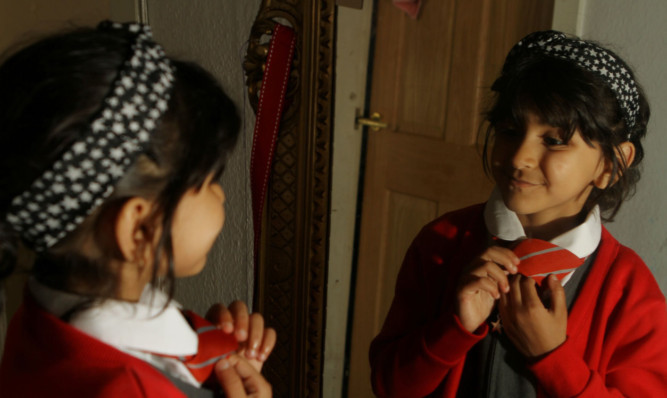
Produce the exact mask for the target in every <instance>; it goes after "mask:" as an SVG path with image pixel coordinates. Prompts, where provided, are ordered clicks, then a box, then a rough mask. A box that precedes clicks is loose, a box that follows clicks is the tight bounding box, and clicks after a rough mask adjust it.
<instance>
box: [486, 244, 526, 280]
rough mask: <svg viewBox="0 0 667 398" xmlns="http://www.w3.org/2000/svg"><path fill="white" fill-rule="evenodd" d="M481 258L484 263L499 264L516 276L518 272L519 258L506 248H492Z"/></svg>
mask: <svg viewBox="0 0 667 398" xmlns="http://www.w3.org/2000/svg"><path fill="white" fill-rule="evenodd" d="M481 258H482V259H483V260H484V261H487V262H494V263H496V264H498V265H499V266H501V267H502V268H504V269H505V270H507V271H508V272H509V273H510V274H516V273H517V271H518V269H517V265H519V257H517V255H516V254H514V252H513V251H511V250H510V249H507V248H505V247H500V246H491V247H489V248H488V249H487V250H486V251H485V252H484V254H482V256H481Z"/></svg>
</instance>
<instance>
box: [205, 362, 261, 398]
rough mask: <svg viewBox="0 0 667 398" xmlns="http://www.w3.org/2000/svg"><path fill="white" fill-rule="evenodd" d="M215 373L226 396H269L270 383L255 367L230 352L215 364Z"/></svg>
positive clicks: (243, 397)
mask: <svg viewBox="0 0 667 398" xmlns="http://www.w3.org/2000/svg"><path fill="white" fill-rule="evenodd" d="M215 375H216V377H217V378H218V382H219V383H220V386H222V390H223V391H224V392H225V396H226V397H227V398H248V397H253V398H270V397H271V396H272V395H273V394H272V392H271V385H270V384H269V383H268V382H267V381H266V379H264V377H262V375H261V374H260V373H259V371H258V370H257V369H255V367H254V366H252V365H251V364H250V363H249V362H247V361H246V360H245V359H244V358H242V357H241V356H239V355H235V354H232V355H230V356H228V357H227V358H225V359H221V360H220V361H218V363H217V364H216V365H215Z"/></svg>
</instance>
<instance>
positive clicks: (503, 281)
mask: <svg viewBox="0 0 667 398" xmlns="http://www.w3.org/2000/svg"><path fill="white" fill-rule="evenodd" d="M480 272H481V273H482V275H480V276H487V277H489V278H491V279H492V280H493V281H495V282H496V284H498V286H499V288H500V290H502V291H503V292H505V293H507V292H508V291H509V281H508V279H507V275H506V274H505V272H504V271H503V270H502V269H501V268H500V267H499V266H498V265H496V263H487V264H486V265H485V267H483V268H481V269H480Z"/></svg>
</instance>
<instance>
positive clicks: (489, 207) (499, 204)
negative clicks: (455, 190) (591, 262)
mask: <svg viewBox="0 0 667 398" xmlns="http://www.w3.org/2000/svg"><path fill="white" fill-rule="evenodd" d="M484 222H485V223H486V228H487V229H488V231H489V232H490V233H491V234H492V235H494V236H496V237H498V238H500V239H502V240H507V241H514V240H517V239H522V238H525V237H526V233H525V231H524V230H523V226H522V225H521V222H520V221H519V217H518V216H517V215H516V213H514V212H513V211H511V210H510V209H508V208H507V206H505V202H503V199H502V196H501V195H500V191H499V190H498V189H497V188H496V189H494V190H493V192H492V193H491V196H490V197H489V200H488V202H487V203H486V206H485V207H484ZM601 236H602V222H601V220H600V208H599V207H598V206H595V207H594V208H593V210H591V211H590V212H589V213H588V216H586V220H585V221H584V222H583V223H581V224H579V225H578V226H576V227H574V228H573V229H571V230H569V231H567V232H565V233H563V234H561V235H558V236H557V237H555V238H554V239H552V240H551V243H553V244H555V245H558V246H560V247H562V248H564V249H567V250H569V251H570V252H572V253H574V254H575V255H576V256H577V257H579V258H584V257H587V256H589V255H590V254H591V253H593V252H594V251H595V249H596V248H597V247H598V245H599V244H600V238H601Z"/></svg>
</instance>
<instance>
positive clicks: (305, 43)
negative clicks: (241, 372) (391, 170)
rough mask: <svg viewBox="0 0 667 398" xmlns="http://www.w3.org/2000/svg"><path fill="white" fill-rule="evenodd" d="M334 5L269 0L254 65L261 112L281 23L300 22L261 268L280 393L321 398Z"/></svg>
mask: <svg viewBox="0 0 667 398" xmlns="http://www.w3.org/2000/svg"><path fill="white" fill-rule="evenodd" d="M334 10H335V1H334V0H318V1H312V0H263V1H262V4H261V6H260V10H259V12H258V14H257V18H256V20H255V22H254V24H253V27H252V31H251V33H250V40H249V45H248V50H247V54H246V60H245V64H244V69H245V72H246V78H247V80H246V84H247V87H248V92H249V97H250V103H251V105H252V107H253V109H255V111H256V110H257V102H258V91H259V90H260V88H261V81H262V71H263V64H264V62H265V61H266V53H267V44H268V41H269V39H270V35H271V32H272V30H273V27H274V26H275V24H276V23H277V22H280V23H282V24H285V25H289V26H291V27H292V28H293V29H294V30H295V32H296V37H297V39H296V40H297V42H296V50H295V53H294V59H293V64H292V72H291V75H290V80H289V83H288V88H287V94H286V96H287V99H286V100H287V102H286V104H287V106H286V108H285V112H284V114H283V119H282V122H281V125H280V131H279V133H278V138H277V142H276V149H275V157H274V160H273V164H272V169H271V177H270V180H269V186H268V193H267V198H266V205H265V209H264V219H263V223H262V238H261V248H260V253H261V254H260V256H259V259H258V264H257V269H256V274H255V280H256V282H255V303H254V307H255V310H257V311H260V312H261V313H262V314H263V315H264V316H265V318H266V319H267V324H269V325H270V326H272V327H274V328H276V330H277V332H278V343H277V345H276V349H275V350H274V352H273V354H272V355H271V357H270V358H269V361H268V362H267V364H266V365H265V367H264V371H263V373H264V374H265V375H266V377H267V379H268V380H269V381H270V382H271V384H272V386H273V392H274V395H275V396H276V397H319V396H320V395H321V389H322V387H321V376H322V362H323V350H324V320H325V302H326V299H325V295H326V279H327V255H328V231H329V193H330V158H331V156H330V155H331V133H332V117H331V116H332V109H333V54H334V17H335V11H334Z"/></svg>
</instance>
